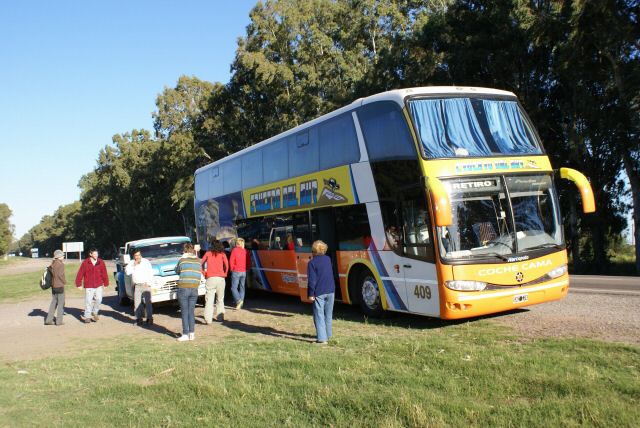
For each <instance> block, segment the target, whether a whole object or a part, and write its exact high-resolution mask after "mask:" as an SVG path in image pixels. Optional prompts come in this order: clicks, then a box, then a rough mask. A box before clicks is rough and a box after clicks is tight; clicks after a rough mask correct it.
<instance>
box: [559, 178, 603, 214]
mask: <svg viewBox="0 0 640 428" xmlns="http://www.w3.org/2000/svg"><path fill="white" fill-rule="evenodd" d="M560 177H562V178H564V179H565V180H570V181H573V182H574V183H575V184H576V186H578V189H579V190H580V195H581V196H582V211H583V212H584V213H592V212H595V210H596V203H595V200H594V198H593V189H591V183H589V180H588V179H587V177H585V176H584V174H582V173H581V172H579V171H576V170H575V169H571V168H560Z"/></svg>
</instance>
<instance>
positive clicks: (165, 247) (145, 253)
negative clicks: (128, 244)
mask: <svg viewBox="0 0 640 428" xmlns="http://www.w3.org/2000/svg"><path fill="white" fill-rule="evenodd" d="M184 244H185V243H184V242H163V243H161V244H154V245H146V246H144V247H137V249H139V250H140V253H141V254H142V257H144V258H147V259H159V258H162V257H176V256H181V255H182V246H183V245H184ZM132 250H133V249H132Z"/></svg>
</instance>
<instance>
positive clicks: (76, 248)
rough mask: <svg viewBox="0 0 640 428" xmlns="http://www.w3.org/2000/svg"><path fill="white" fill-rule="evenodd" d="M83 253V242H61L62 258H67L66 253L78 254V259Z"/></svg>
mask: <svg viewBox="0 0 640 428" xmlns="http://www.w3.org/2000/svg"><path fill="white" fill-rule="evenodd" d="M83 251H84V242H63V243H62V252H63V253H64V258H65V259H66V258H67V253H78V258H79V259H81V258H82V252H83Z"/></svg>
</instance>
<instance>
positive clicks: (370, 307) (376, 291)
mask: <svg viewBox="0 0 640 428" xmlns="http://www.w3.org/2000/svg"><path fill="white" fill-rule="evenodd" d="M358 284H359V285H360V286H359V293H358V300H359V301H360V307H361V308H362V312H364V313H365V315H368V316H370V317H374V318H380V317H382V315H383V313H384V309H383V308H382V301H381V299H380V288H379V287H378V281H377V280H376V277H375V276H373V274H372V273H371V271H370V270H369V269H364V270H363V271H362V273H360V276H359V280H358Z"/></svg>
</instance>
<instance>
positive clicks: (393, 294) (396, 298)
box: [369, 241, 408, 311]
mask: <svg viewBox="0 0 640 428" xmlns="http://www.w3.org/2000/svg"><path fill="white" fill-rule="evenodd" d="M371 246H372V247H373V250H371V251H369V254H371V256H372V257H371V260H373V263H374V264H375V265H376V268H377V269H378V273H380V276H383V277H388V276H389V274H388V273H387V270H386V269H385V267H384V263H382V259H381V258H380V254H379V253H378V250H377V249H376V246H375V243H373V241H372V242H371ZM382 286H383V287H384V291H385V294H386V295H387V296H388V297H389V299H390V300H391V303H392V305H393V306H394V307H395V308H396V309H399V310H402V311H406V310H408V309H407V306H406V305H405V304H404V302H403V301H402V297H400V295H399V294H398V290H396V287H394V286H393V282H392V281H390V280H388V279H383V280H382Z"/></svg>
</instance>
